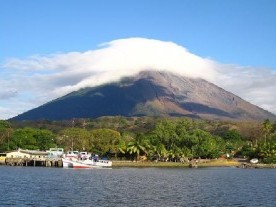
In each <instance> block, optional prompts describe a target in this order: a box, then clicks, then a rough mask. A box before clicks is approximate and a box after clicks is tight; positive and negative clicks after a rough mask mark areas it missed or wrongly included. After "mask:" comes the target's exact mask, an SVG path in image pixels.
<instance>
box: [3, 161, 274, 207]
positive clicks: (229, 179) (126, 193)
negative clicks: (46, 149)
mask: <svg viewBox="0 0 276 207" xmlns="http://www.w3.org/2000/svg"><path fill="white" fill-rule="evenodd" d="M0 175H1V180H0V183H1V186H0V206H64V207H65V206H158V207H160V206H223V207H224V206H250V207H253V206H273V207H274V206H276V170H275V169H238V168H198V169H188V168H173V169H168V168H115V169H112V170H91V169H90V170H76V169H62V168H43V167H37V168H36V167H7V166H0Z"/></svg>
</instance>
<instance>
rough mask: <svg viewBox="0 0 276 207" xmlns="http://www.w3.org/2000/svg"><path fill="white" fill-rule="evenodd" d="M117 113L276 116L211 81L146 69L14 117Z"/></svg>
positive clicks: (55, 117)
mask: <svg viewBox="0 0 276 207" xmlns="http://www.w3.org/2000/svg"><path fill="white" fill-rule="evenodd" d="M116 115H121V116H188V117H196V118H206V119H219V120H225V119H232V120H260V121H261V120H264V119H266V118H269V119H273V120H276V116H275V115H274V114H272V113H270V112H268V111H265V110H264V109H262V108H260V107H258V106H255V105H253V104H250V103H249V102H246V101H244V100H243V99H241V98H240V97H238V96H236V95H234V94H232V93H230V92H227V91H225V90H224V89H222V88H220V87H218V86H216V85H214V84H212V83H210V82H208V81H205V80H203V79H193V78H187V77H183V76H179V75H175V74H172V73H168V72H156V71H144V72H141V73H139V74H138V75H137V76H133V77H126V78H123V79H122V80H121V81H119V82H114V83H109V84H105V85H101V86H98V87H88V88H84V89H81V90H78V91H75V92H72V93H70V94H68V95H66V96H63V97H61V98H58V99H56V100H53V101H51V102H49V103H46V104H44V105H42V106H40V107H38V108H35V109H32V110H30V111H27V112H25V113H23V114H21V115H18V116H16V117H14V118H13V119H15V120H40V119H48V120H63V119H72V118H96V117H100V116H116Z"/></svg>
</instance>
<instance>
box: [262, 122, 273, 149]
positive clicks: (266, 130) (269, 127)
mask: <svg viewBox="0 0 276 207" xmlns="http://www.w3.org/2000/svg"><path fill="white" fill-rule="evenodd" d="M271 130H272V123H271V122H270V120H269V119H266V120H264V122H263V132H264V137H265V144H266V139H267V137H268V136H269V135H270V134H271Z"/></svg>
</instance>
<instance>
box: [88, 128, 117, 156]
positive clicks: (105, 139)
mask: <svg viewBox="0 0 276 207" xmlns="http://www.w3.org/2000/svg"><path fill="white" fill-rule="evenodd" d="M120 140H121V135H120V133H119V132H117V131H115V130H112V129H95V130H92V131H91V139H90V144H91V145H92V148H91V150H92V151H94V152H98V153H101V154H110V153H112V154H113V153H114V154H115V156H117V154H118V153H119V152H120V144H122V143H120Z"/></svg>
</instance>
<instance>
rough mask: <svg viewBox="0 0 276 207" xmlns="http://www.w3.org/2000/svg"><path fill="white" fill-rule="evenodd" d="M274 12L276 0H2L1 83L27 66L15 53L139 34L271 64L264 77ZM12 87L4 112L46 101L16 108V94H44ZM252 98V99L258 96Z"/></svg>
mask: <svg viewBox="0 0 276 207" xmlns="http://www.w3.org/2000/svg"><path fill="white" fill-rule="evenodd" d="M275 11H276V1H274V0H241V1H238V0H236V1H235V0H224V1H221V0H208V1H207V0H189V1H188V0H97V1H96V0H58V1H57V0H47V1H36V0H32V1H31V0H25V1H22V0H6V1H1V3H0V31H1V32H0V75H1V76H2V77H1V78H0V83H2V84H3V83H4V82H5V84H3V85H2V87H1V88H3V87H8V84H7V81H9V79H12V78H13V79H12V80H13V81H14V80H15V79H14V78H15V76H19V73H20V74H21V73H22V70H19V69H18V67H19V66H18V65H17V66H16V67H17V70H14V66H11V65H12V64H10V63H9V61H10V59H16V60H18V61H19V60H21V61H26V60H28V58H29V57H32V56H35V55H39V56H47V57H48V56H49V55H50V56H51V55H53V54H66V53H71V52H86V51H90V50H97V49H98V45H99V44H101V43H104V42H111V41H113V40H117V39H126V38H133V37H140V38H145V39H155V40H160V41H164V42H167V41H170V42H174V43H176V44H177V45H181V46H183V47H184V48H186V49H187V50H188V51H189V52H190V53H192V54H195V55H197V56H199V57H202V58H208V59H210V60H214V61H216V62H218V63H220V64H229V65H235V67H234V69H233V70H235V71H237V70H238V68H239V67H242V68H244V67H250V68H251V69H250V72H249V73H252V74H253V73H254V74H256V73H255V72H253V71H263V70H264V69H265V70H266V72H264V73H266V75H265V76H264V77H269V75H268V74H270V75H271V74H274V73H275V71H276V61H275V57H276V44H275V43H276V12H275ZM7 63H8V64H7ZM7 65H8V66H7ZM16 67H15V68H16ZM21 67H22V65H21ZM28 67H30V66H28ZM43 67H46V66H43ZM252 68H253V69H252ZM228 70H229V68H228ZM267 70H269V71H267ZM34 71H37V70H36V69H34ZM34 71H32V70H30V71H29V72H28V73H29V74H33V73H34ZM41 73H42V72H41ZM43 73H51V71H47V70H44V71H43ZM258 73H259V72H258ZM238 74H239V73H238ZM260 74H261V75H260V76H261V77H262V74H263V73H262V72H260ZM25 76H26V73H25ZM234 76H235V75H232V76H231V77H234ZM236 76H237V75H236ZM255 76H256V75H255ZM22 77H23V76H21V79H18V81H22V80H23V79H22ZM256 78H258V77H256ZM1 81H2V82H1ZM273 81H274V79H273ZM274 84H275V83H274ZM9 87H10V86H9ZM18 87H19V86H18ZM228 89H229V90H231V87H230V85H229V86H228ZM236 90H237V91H238V89H236ZM8 92H11V93H13V94H14V95H13V97H12V99H11V96H9V95H6V93H3V94H4V95H3V94H2V96H1V94H0V113H1V112H2V116H1V115H0V118H1V117H2V118H6V117H10V116H13V115H15V114H16V113H21V112H22V111H25V110H27V109H30V108H32V107H34V106H36V104H41V103H43V101H40V102H38V103H36V104H33V105H32V104H26V105H25V106H23V105H22V106H21V105H20V107H19V108H18V110H17V112H16V113H15V114H11V112H7V111H11V109H9V104H10V103H11V101H13V102H14V103H15V102H16V101H21V102H24V101H26V102H27V101H29V102H30V100H31V99H30V97H31V98H33V99H38V97H37V96H35V95H32V94H33V93H34V92H33V91H28V90H25V91H20V90H19V89H16V88H13V89H10V90H8ZM233 92H236V91H235V90H234V91H233ZM247 92H248V91H247ZM247 92H244V93H243V94H240V95H244V94H246V93H247ZM251 93H252V91H251ZM15 96H18V97H19V98H18V99H16V98H15ZM1 97H2V98H1ZM6 97H7V99H5V98H6ZM24 97H25V98H24ZM50 98H51V97H50ZM245 98H247V100H249V101H251V100H253V96H252V97H245ZM45 100H46V99H44V101H45ZM272 101H273V100H271V102H272ZM21 104H22V103H21ZM255 104H258V105H261V106H263V107H264V108H267V109H269V110H272V111H276V109H274V106H272V105H270V106H268V105H269V104H270V103H263V104H262V103H261V102H258V103H255ZM266 106H267V107H266ZM1 107H2V111H1ZM13 109H14V107H13ZM4 114H5V115H4Z"/></svg>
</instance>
